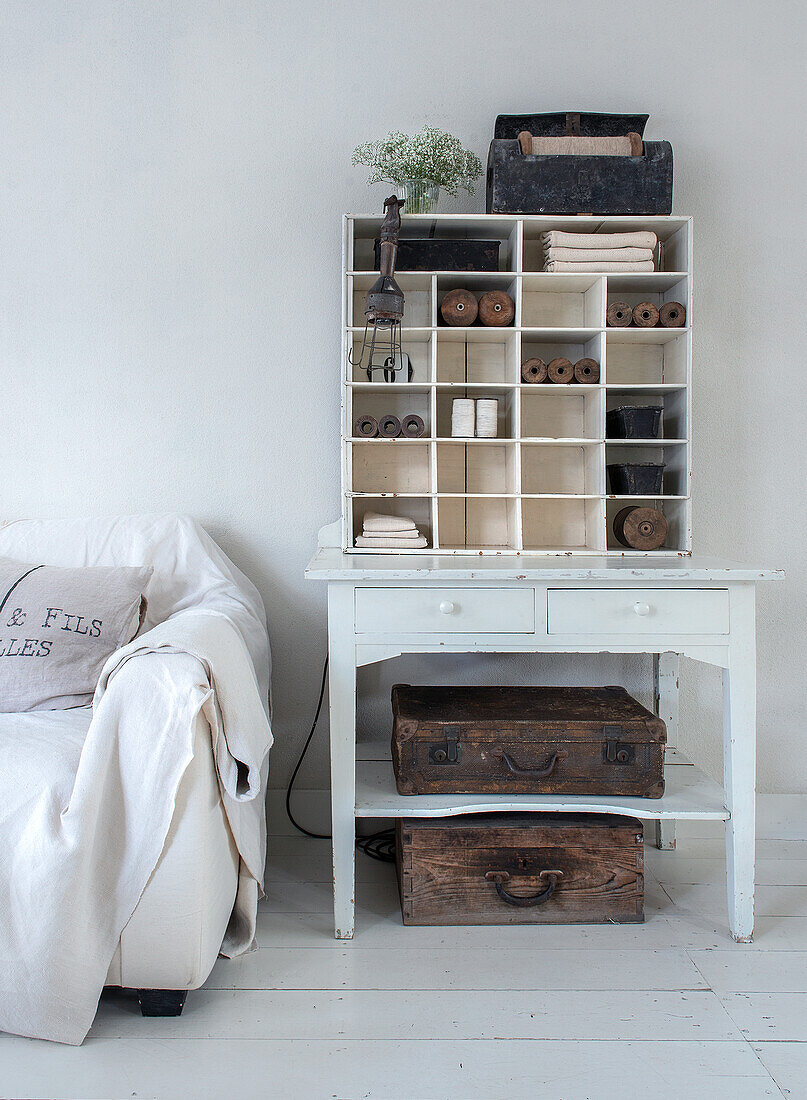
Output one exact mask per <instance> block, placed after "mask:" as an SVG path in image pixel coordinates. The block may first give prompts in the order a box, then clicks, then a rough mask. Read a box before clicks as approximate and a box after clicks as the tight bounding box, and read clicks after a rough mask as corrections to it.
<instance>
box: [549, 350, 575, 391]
mask: <svg viewBox="0 0 807 1100" xmlns="http://www.w3.org/2000/svg"><path fill="white" fill-rule="evenodd" d="M546 373H547V374H548V375H549V381H550V382H554V383H555V384H556V385H559V386H566V385H568V384H569V382H572V381H574V364H573V363H572V361H571V359H565V358H564V357H563V356H562V355H561V356H558V358H557V359H553V360H552V361H551V362H550V363H548V364H547V368H546Z"/></svg>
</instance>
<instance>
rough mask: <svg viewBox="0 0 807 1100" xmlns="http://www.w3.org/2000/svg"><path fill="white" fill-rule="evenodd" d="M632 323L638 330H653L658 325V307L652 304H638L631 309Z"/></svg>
mask: <svg viewBox="0 0 807 1100" xmlns="http://www.w3.org/2000/svg"><path fill="white" fill-rule="evenodd" d="M633 323H634V325H638V326H639V328H653V327H654V326H655V325H657V324H658V306H654V305H653V303H652V302H639V304H638V306H634V307H633Z"/></svg>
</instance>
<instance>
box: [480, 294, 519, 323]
mask: <svg viewBox="0 0 807 1100" xmlns="http://www.w3.org/2000/svg"><path fill="white" fill-rule="evenodd" d="M515 315H516V303H515V302H514V301H513V299H512V298H511V297H510V295H509V294H506V293H505V292H504V291H503V290H489V291H488V292H487V294H483V295H482V297H481V298H480V299H479V320H480V321H481V322H482V324H483V325H492V326H494V327H500V326H501V325H509V324H511V323H512V321H513V318H514V317H515Z"/></svg>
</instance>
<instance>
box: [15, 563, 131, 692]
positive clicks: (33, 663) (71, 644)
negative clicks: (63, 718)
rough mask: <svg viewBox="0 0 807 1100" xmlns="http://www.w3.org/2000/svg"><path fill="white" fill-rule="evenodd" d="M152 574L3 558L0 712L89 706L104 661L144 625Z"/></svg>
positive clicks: (128, 568) (115, 568)
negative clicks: (65, 566)
mask: <svg viewBox="0 0 807 1100" xmlns="http://www.w3.org/2000/svg"><path fill="white" fill-rule="evenodd" d="M152 572H153V568H152V567H151V566H135V567H106V566H88V567H85V568H78V569H65V568H59V567H57V566H51V565H30V564H26V563H25V562H19V561H15V560H14V559H12V558H3V557H0V712H3V713H21V712H23V711H30V710H64V709H66V708H68V707H77V706H85V705H86V704H88V703H91V702H92V697H93V692H94V691H95V687H96V684H97V683H98V678H99V676H100V674H101V669H102V667H103V665H104V662H105V661H106V659H107V657H109V655H110V654H111V653H113V652H114V651H115V650H116V649H120V647H121V646H123V645H126V643H127V642H130V641H131V640H132V638H134V636H135V634H137V631H138V630H139V628H140V625H141V623H142V621H143V618H144V616H145V611H146V597H145V594H144V593H145V590H146V587H147V585H148V582H149V579H150V577H151V574H152Z"/></svg>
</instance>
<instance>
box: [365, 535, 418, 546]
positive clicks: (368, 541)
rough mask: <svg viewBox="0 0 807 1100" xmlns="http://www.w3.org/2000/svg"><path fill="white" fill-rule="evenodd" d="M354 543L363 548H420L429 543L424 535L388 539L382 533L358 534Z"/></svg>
mask: <svg viewBox="0 0 807 1100" xmlns="http://www.w3.org/2000/svg"><path fill="white" fill-rule="evenodd" d="M356 545H357V546H360V547H363V548H365V549H376V550H420V549H422V548H423V547H424V546H428V545H429V544H428V542H427V541H426V536H425V535H418V536H417V537H416V538H411V539H388V538H384V536H383V535H378V536H376V537H374V538H373V537H368V536H365V535H359V537H358V538H357V539H356Z"/></svg>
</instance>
